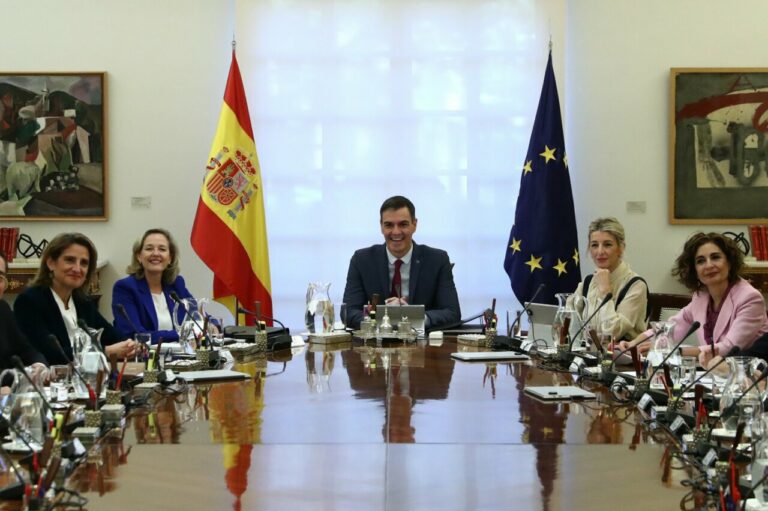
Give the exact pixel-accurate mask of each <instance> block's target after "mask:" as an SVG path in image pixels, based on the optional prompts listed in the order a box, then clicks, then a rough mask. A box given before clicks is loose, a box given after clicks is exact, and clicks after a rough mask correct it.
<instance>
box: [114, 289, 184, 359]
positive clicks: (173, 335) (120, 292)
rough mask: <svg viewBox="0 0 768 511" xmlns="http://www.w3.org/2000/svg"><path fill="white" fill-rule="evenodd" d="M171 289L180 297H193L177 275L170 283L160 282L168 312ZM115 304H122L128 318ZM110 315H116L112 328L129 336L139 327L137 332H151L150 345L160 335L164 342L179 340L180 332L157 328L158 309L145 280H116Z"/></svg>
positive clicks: (170, 301) (179, 319)
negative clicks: (156, 309)
mask: <svg viewBox="0 0 768 511" xmlns="http://www.w3.org/2000/svg"><path fill="white" fill-rule="evenodd" d="M173 291H175V292H176V294H177V295H179V298H192V295H191V294H190V293H189V291H187V287H186V286H185V285H184V279H183V278H182V277H181V276H178V277H176V280H175V281H173V283H172V284H163V294H164V295H165V302H166V304H167V305H168V310H169V311H170V312H171V314H173V306H174V302H173V299H171V292H173ZM118 305H122V306H123V307H125V312H126V313H127V314H128V317H129V318H130V321H128V319H127V318H126V317H125V315H124V314H123V313H122V312H121V311H120V310H119V307H118ZM112 315H113V316H114V318H115V328H117V329H118V330H119V331H120V332H122V333H123V334H125V335H126V336H132V335H133V334H134V333H136V332H137V329H138V332H146V333H149V334H151V335H152V343H153V344H155V343H157V341H158V339H159V338H160V337H162V338H163V340H164V341H173V342H175V341H178V340H179V334H178V333H177V332H176V331H175V330H158V329H157V312H156V311H155V304H154V302H153V301H152V294H151V293H150V292H149V284H147V280H146V279H137V278H136V277H134V276H133V275H129V276H128V277H125V278H124V279H120V280H118V281H117V282H115V287H113V288H112ZM176 320H177V321H181V320H182V318H176Z"/></svg>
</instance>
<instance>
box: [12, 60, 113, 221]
mask: <svg viewBox="0 0 768 511" xmlns="http://www.w3.org/2000/svg"><path fill="white" fill-rule="evenodd" d="M105 77H106V74H105V73H103V72H99V73H2V72H0V219H12V220H106V219H107V189H108V188H107V140H106V115H107V113H106V97H107V88H106V81H105Z"/></svg>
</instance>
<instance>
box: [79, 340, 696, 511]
mask: <svg viewBox="0 0 768 511" xmlns="http://www.w3.org/2000/svg"><path fill="white" fill-rule="evenodd" d="M458 348H460V346H458V345H457V344H456V342H455V340H452V339H446V340H445V341H444V342H442V344H441V345H429V344H427V341H420V342H419V343H414V344H409V345H403V344H395V345H385V346H380V347H376V346H375V343H372V342H370V341H369V342H368V344H367V346H363V345H362V344H361V343H360V342H359V341H358V342H356V343H354V344H350V343H347V344H342V345H335V346H314V345H310V346H306V347H305V348H302V349H295V350H294V352H293V353H291V352H288V351H285V352H278V353H275V354H272V355H270V356H269V357H268V358H264V357H260V358H258V357H257V358H255V359H252V360H249V361H246V362H243V363H238V364H236V365H235V366H234V369H236V370H239V371H243V372H247V373H249V374H250V375H252V378H251V379H249V380H245V381H238V382H229V383H213V384H206V385H197V386H192V385H190V386H189V387H188V388H187V389H186V390H184V391H183V392H180V393H178V394H176V395H167V396H160V395H156V396H154V397H153V398H152V399H151V400H150V401H151V404H150V405H148V406H145V407H142V408H137V409H134V410H131V411H130V413H129V416H128V417H127V418H126V425H125V429H124V430H122V431H120V430H113V432H112V434H111V435H109V437H108V438H106V439H104V440H102V441H101V443H100V444H99V445H97V446H96V448H95V449H94V450H93V451H92V452H91V453H90V454H89V456H88V459H87V461H86V462H85V463H83V464H82V465H81V466H80V467H79V468H78V469H77V470H76V472H75V473H74V475H73V476H72V477H70V479H69V481H68V486H69V487H71V488H73V489H76V490H78V491H80V492H82V493H83V495H84V496H85V497H87V498H88V499H89V503H88V504H87V506H86V509H88V510H94V511H95V510H101V509H105V510H116V509H152V510H162V509H169V510H171V509H172V510H177V509H184V510H193V509H194V510H197V509H201V510H202V509H205V510H209V509H234V510H238V509H260V510H261V509H267V510H269V509H281V510H283V509H286V510H301V509H311V510H318V509H320V510H345V509H354V510H360V509H365V510H368V509H372V510H379V509H380V510H405V509H419V510H421V509H424V510H429V509H435V510H452V509H462V510H464V509H525V510H527V509H534V510H536V509H542V510H549V509H552V510H555V509H563V510H566V509H567V510H575V509H590V510H599V509H606V510H609V509H610V510H615V509H619V508H621V509H678V508H679V505H680V501H681V499H683V498H684V496H685V495H686V493H687V492H688V490H687V488H685V487H684V486H683V485H682V484H681V480H682V479H685V478H686V477H687V474H686V473H685V471H684V470H677V469H676V468H677V467H675V462H674V460H671V459H670V457H669V456H668V452H666V451H667V445H668V444H669V443H670V440H669V438H667V437H666V435H665V434H664V433H663V432H661V431H658V430H656V431H654V430H653V429H651V428H648V427H647V425H645V424H644V418H643V417H642V416H641V415H640V414H639V412H637V411H636V410H635V408H634V406H633V405H622V406H619V405H615V404H613V402H612V400H611V398H610V396H609V395H608V394H607V392H605V391H604V390H602V387H600V386H599V385H598V384H597V383H584V386H585V387H588V388H591V389H592V388H593V389H596V392H598V395H599V399H598V400H597V401H586V402H571V403H562V402H561V403H545V402H541V401H537V400H536V399H533V398H531V397H529V396H528V395H527V394H524V393H523V388H524V387H525V386H526V385H558V384H572V383H573V382H574V377H573V376H572V375H570V374H568V373H562V372H561V373H558V372H551V371H546V370H543V369H538V368H537V367H536V364H535V362H532V361H531V362H515V363H478V362H473V363H466V362H458V361H454V360H453V359H452V358H451V357H450V354H451V353H452V352H454V351H456V350H457V349H458ZM121 435H122V438H121Z"/></svg>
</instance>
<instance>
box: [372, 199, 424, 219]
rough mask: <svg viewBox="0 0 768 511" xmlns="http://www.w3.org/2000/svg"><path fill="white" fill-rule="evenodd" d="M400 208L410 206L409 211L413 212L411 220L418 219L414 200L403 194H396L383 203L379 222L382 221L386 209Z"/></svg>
mask: <svg viewBox="0 0 768 511" xmlns="http://www.w3.org/2000/svg"><path fill="white" fill-rule="evenodd" d="M400 208H408V212H409V213H410V214H411V220H416V206H414V205H413V202H411V201H410V200H408V199H407V198H406V197H403V196H402V195H395V196H394V197H390V198H389V199H387V200H385V201H384V203H383V204H382V205H381V208H380V209H379V222H381V217H382V215H383V214H384V212H385V211H386V210H388V209H395V210H397V209H400Z"/></svg>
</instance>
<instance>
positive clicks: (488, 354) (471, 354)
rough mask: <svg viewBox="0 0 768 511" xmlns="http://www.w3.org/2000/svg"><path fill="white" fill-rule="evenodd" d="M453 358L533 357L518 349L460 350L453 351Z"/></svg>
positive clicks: (465, 359) (462, 359)
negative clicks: (519, 351)
mask: <svg viewBox="0 0 768 511" xmlns="http://www.w3.org/2000/svg"><path fill="white" fill-rule="evenodd" d="M451 358H455V359H456V360H461V361H463V362H489V361H504V360H530V359H531V357H529V356H528V355H526V354H524V353H518V352H517V351H460V352H456V353H451Z"/></svg>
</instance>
